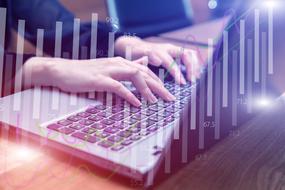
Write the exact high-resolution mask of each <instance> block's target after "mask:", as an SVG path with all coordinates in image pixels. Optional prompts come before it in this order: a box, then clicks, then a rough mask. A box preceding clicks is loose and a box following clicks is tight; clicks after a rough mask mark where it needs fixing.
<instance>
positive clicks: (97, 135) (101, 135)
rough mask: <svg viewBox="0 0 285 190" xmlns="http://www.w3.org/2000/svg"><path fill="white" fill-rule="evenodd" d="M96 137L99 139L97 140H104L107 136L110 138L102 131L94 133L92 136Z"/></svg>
mask: <svg viewBox="0 0 285 190" xmlns="http://www.w3.org/2000/svg"><path fill="white" fill-rule="evenodd" d="M94 135H95V136H96V137H99V138H102V139H104V138H106V137H108V136H110V134H109V133H105V132H102V131H96V132H95V134H94Z"/></svg>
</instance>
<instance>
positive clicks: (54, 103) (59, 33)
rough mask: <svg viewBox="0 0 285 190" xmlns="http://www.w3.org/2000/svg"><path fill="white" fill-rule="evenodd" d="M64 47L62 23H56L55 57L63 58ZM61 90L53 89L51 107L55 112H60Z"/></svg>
mask: <svg viewBox="0 0 285 190" xmlns="http://www.w3.org/2000/svg"><path fill="white" fill-rule="evenodd" d="M61 47H62V22H56V26H55V47H54V57H61ZM59 93H60V92H59V90H58V89H57V88H53V89H52V103H51V107H52V109H53V110H58V108H59V107H58V106H59Z"/></svg>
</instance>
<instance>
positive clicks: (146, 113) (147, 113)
mask: <svg viewBox="0 0 285 190" xmlns="http://www.w3.org/2000/svg"><path fill="white" fill-rule="evenodd" d="M155 113H156V111H153V110H147V111H146V112H145V115H146V116H151V115H153V114H155Z"/></svg>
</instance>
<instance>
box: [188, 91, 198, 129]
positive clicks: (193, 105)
mask: <svg viewBox="0 0 285 190" xmlns="http://www.w3.org/2000/svg"><path fill="white" fill-rule="evenodd" d="M196 99H197V87H196V86H193V87H192V93H191V100H190V101H191V108H190V109H191V111H190V114H191V116H190V117H191V119H190V121H191V124H190V129H191V130H195V129H196V112H197V100H196Z"/></svg>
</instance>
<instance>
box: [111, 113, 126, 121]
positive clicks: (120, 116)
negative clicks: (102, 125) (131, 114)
mask: <svg viewBox="0 0 285 190" xmlns="http://www.w3.org/2000/svg"><path fill="white" fill-rule="evenodd" d="M124 117H125V116H124V113H123V112H121V113H118V114H115V115H112V116H111V117H110V119H112V120H114V121H121V120H122V119H124Z"/></svg>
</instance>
